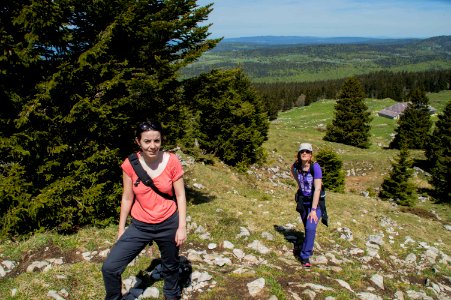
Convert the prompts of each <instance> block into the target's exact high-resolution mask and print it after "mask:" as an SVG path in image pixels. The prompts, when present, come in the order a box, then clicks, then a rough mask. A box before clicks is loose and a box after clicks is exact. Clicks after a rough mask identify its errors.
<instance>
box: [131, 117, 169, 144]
mask: <svg viewBox="0 0 451 300" xmlns="http://www.w3.org/2000/svg"><path fill="white" fill-rule="evenodd" d="M149 130H152V131H158V132H159V133H160V134H161V136H163V128H162V127H161V124H160V123H158V122H155V121H149V120H147V121H145V122H141V123H139V124H138V126H136V131H135V137H136V138H137V139H138V140H141V133H143V132H144V131H149Z"/></svg>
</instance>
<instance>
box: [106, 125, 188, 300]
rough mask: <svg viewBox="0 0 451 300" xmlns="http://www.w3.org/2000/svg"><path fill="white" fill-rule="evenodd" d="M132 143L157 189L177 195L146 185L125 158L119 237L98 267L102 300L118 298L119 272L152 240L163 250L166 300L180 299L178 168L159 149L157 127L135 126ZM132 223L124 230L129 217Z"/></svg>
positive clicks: (182, 210) (182, 222) (182, 211)
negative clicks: (162, 194)
mask: <svg viewBox="0 0 451 300" xmlns="http://www.w3.org/2000/svg"><path fill="white" fill-rule="evenodd" d="M135 137H136V138H135V141H136V143H137V144H138V146H139V147H140V149H141V150H140V151H139V152H138V153H137V156H138V159H139V162H140V164H141V165H142V167H143V168H144V170H145V171H146V172H147V174H148V175H149V176H150V177H151V178H152V179H153V182H154V184H155V186H156V187H157V188H158V189H159V190H160V191H161V192H163V193H166V194H169V195H173V193H175V195H176V199H177V203H176V202H175V201H174V200H171V199H167V198H165V197H162V196H160V195H159V194H157V193H156V192H155V191H154V190H153V189H152V188H151V187H149V186H147V185H144V184H143V183H142V182H141V181H140V180H139V179H138V175H137V174H136V173H135V171H134V170H133V167H132V165H131V163H130V161H129V159H126V160H125V161H124V162H123V163H122V165H121V168H122V170H123V194H122V202H121V212H120V219H119V230H118V239H117V241H116V244H115V245H114V246H113V248H112V249H111V252H110V254H109V255H108V257H107V259H106V261H105V263H104V264H103V266H102V274H103V280H104V283H105V289H106V297H105V299H108V300H112V299H121V298H122V294H121V284H122V280H121V274H122V273H123V272H124V270H125V268H126V266H127V265H128V264H129V263H130V262H131V261H132V260H133V259H134V258H135V257H136V256H137V255H138V254H139V253H140V252H141V251H142V250H143V249H144V248H145V247H146V245H147V244H149V243H150V244H151V243H152V242H155V243H156V244H157V245H158V248H159V250H160V252H161V261H162V275H163V277H164V286H163V293H164V296H165V299H180V296H181V291H180V287H179V284H178V280H179V247H180V246H181V245H182V244H183V243H184V242H185V240H186V197H185V187H184V183H183V169H182V165H181V163H180V161H179V159H178V158H177V156H176V155H175V154H172V153H169V152H164V151H160V148H161V142H162V128H161V125H160V124H158V123H155V122H150V121H147V122H143V123H141V124H139V126H138V128H137V130H136V135H135ZM129 214H131V216H132V221H131V224H130V225H129V226H128V227H127V229H125V225H126V221H127V217H128V215H129Z"/></svg>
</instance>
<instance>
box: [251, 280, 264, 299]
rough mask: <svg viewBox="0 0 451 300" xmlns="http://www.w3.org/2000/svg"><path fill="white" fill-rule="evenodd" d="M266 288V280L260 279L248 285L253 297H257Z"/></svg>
mask: <svg viewBox="0 0 451 300" xmlns="http://www.w3.org/2000/svg"><path fill="white" fill-rule="evenodd" d="M264 287H265V279H264V278H259V279H257V280H254V281H252V282H249V283H248V284H247V289H248V291H249V294H250V295H251V296H252V297H255V296H257V295H258V294H259V293H260V292H261V291H262V290H263V288H264Z"/></svg>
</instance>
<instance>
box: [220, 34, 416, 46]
mask: <svg viewBox="0 0 451 300" xmlns="http://www.w3.org/2000/svg"><path fill="white" fill-rule="evenodd" d="M420 40H423V39H420V38H368V37H315V36H249V37H237V38H225V39H223V40H222V41H221V43H223V44H230V43H233V44H234V43H239V44H258V45H267V46H269V45H296V44H303V45H322V44H400V43H401V44H405V43H413V42H416V41H420Z"/></svg>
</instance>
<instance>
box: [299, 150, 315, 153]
mask: <svg viewBox="0 0 451 300" xmlns="http://www.w3.org/2000/svg"><path fill="white" fill-rule="evenodd" d="M299 153H301V154H303V153H307V154H310V153H312V151H309V150H301V151H299Z"/></svg>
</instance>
